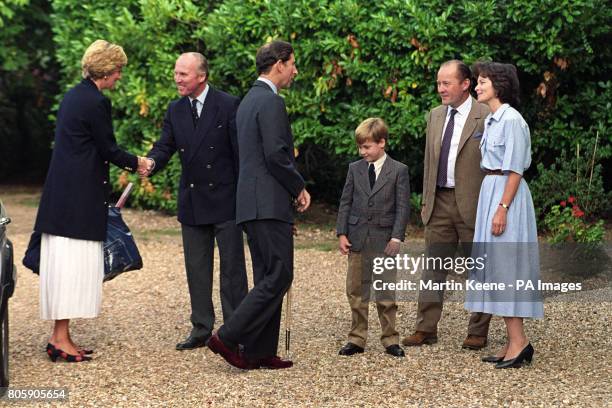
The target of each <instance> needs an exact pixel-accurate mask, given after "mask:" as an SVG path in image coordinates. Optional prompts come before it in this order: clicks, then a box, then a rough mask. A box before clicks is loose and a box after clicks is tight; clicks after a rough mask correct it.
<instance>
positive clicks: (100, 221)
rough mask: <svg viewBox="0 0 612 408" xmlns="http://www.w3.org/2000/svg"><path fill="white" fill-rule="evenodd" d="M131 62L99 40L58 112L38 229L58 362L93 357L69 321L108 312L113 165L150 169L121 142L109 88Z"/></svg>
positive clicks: (45, 304)
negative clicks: (105, 290)
mask: <svg viewBox="0 0 612 408" xmlns="http://www.w3.org/2000/svg"><path fill="white" fill-rule="evenodd" d="M126 64H127V57H126V55H125V53H124V51H123V48H121V47H120V46H119V45H116V44H111V43H109V42H107V41H104V40H97V41H95V42H94V43H93V44H91V45H90V46H89V48H88V49H87V50H86V51H85V54H84V56H83V59H82V61H81V65H82V68H83V80H82V81H81V82H80V83H79V84H77V85H76V86H75V87H73V88H72V89H70V90H69V91H68V92H67V93H66V95H65V96H64V99H63V100H62V102H61V104H60V108H59V112H58V115H57V124H56V129H55V144H54V149H53V155H52V157H51V164H50V166H49V171H48V173H47V179H46V181H45V186H44V189H43V193H42V197H41V201H40V206H39V208H38V215H37V217H36V224H35V226H34V230H35V231H38V232H40V233H41V234H42V240H41V262H40V302H41V303H40V305H41V317H42V318H43V319H48V320H54V321H55V326H54V329H53V334H52V335H51V338H50V339H49V344H48V345H47V354H48V355H49V357H50V358H51V360H53V361H55V360H56V359H57V357H61V358H63V359H65V360H67V361H71V362H79V361H85V360H89V359H90V357H88V356H87V354H91V352H92V350H84V349H82V348H80V347H78V346H77V345H76V344H75V343H74V342H73V341H72V339H71V338H70V332H69V323H70V319H72V318H91V317H96V316H97V315H98V314H99V311H100V306H101V300H102V298H101V296H102V279H103V276H104V257H103V250H102V244H103V242H104V240H105V238H106V224H107V214H108V204H109V195H110V192H111V186H110V181H109V163H113V164H115V165H116V166H119V167H121V168H123V169H125V170H128V171H136V170H137V169H138V167H139V166H146V161H145V160H144V159H143V158H141V157H137V156H134V155H132V154H129V153H127V152H125V151H123V150H121V149H120V148H119V147H118V146H117V143H116V140H115V136H114V134H113V124H112V119H111V103H110V100H109V99H108V98H107V97H105V96H104V95H103V94H102V92H101V91H102V90H104V89H112V88H113V87H114V85H115V82H116V81H117V80H119V79H120V78H121V69H122V68H123V66H125V65H126Z"/></svg>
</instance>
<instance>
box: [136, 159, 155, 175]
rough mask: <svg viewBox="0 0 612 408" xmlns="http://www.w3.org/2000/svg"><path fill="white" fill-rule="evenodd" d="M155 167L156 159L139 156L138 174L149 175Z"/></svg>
mask: <svg viewBox="0 0 612 408" xmlns="http://www.w3.org/2000/svg"><path fill="white" fill-rule="evenodd" d="M154 168H155V161H153V159H150V158H148V157H142V156H138V175H140V177H143V178H144V177H148V176H149V175H150V174H151V172H152V171H153V169H154Z"/></svg>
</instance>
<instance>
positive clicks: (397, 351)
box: [386, 344, 406, 357]
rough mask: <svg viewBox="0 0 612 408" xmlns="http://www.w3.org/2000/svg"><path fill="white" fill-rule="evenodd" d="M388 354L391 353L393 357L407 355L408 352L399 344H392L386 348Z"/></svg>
mask: <svg viewBox="0 0 612 408" xmlns="http://www.w3.org/2000/svg"><path fill="white" fill-rule="evenodd" d="M386 350H387V351H386V353H387V354H391V355H392V356H393V357H405V356H406V354H405V353H404V350H402V348H401V347H400V346H399V344H392V345H390V346H389V347H387V349H386Z"/></svg>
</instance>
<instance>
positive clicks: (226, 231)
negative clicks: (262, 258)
mask: <svg viewBox="0 0 612 408" xmlns="http://www.w3.org/2000/svg"><path fill="white" fill-rule="evenodd" d="M181 231H182V235H183V248H184V252H185V269H186V271H187V285H188V286H189V297H190V299H191V323H192V325H193V328H192V331H191V335H192V336H193V337H198V338H206V337H209V336H210V334H211V332H212V330H213V327H214V324H215V310H214V307H213V302H212V288H213V261H214V248H215V239H216V240H217V245H218V247H219V258H220V268H219V269H220V271H221V276H220V287H221V288H220V292H221V308H222V310H223V320H224V321H227V320H229V318H230V316H231V315H232V314H233V313H234V310H236V308H237V307H238V305H239V304H240V302H242V299H244V297H245V296H246V294H247V291H248V283H247V276H246V266H245V260H244V243H243V235H242V228H240V227H238V226H236V222H235V220H229V221H225V222H221V223H218V224H207V225H186V224H182V225H181Z"/></svg>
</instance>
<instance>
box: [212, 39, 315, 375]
mask: <svg viewBox="0 0 612 408" xmlns="http://www.w3.org/2000/svg"><path fill="white" fill-rule="evenodd" d="M256 64H257V72H258V74H259V78H258V79H257V81H255V83H254V84H253V87H252V88H251V90H250V91H249V92H248V93H247V95H246V96H245V97H244V99H243V100H242V102H241V103H240V107H239V108H238V113H237V114H236V124H237V127H238V146H239V151H240V166H239V167H240V175H239V177H238V193H237V210H236V222H238V223H240V224H242V225H243V226H244V229H245V231H246V233H247V236H248V239H249V248H250V250H251V259H252V261H253V275H254V279H253V280H254V284H255V286H254V287H253V289H252V290H251V291H250V292H249V294H248V295H247V296H246V297H245V298H244V300H243V301H242V303H241V304H240V306H238V309H237V310H236V312H235V313H234V314H233V315H232V317H231V318H230V319H229V320H226V321H225V324H224V325H223V326H221V327H220V328H219V330H218V332H217V333H216V334H214V335H213V336H212V337H211V338H210V340H209V342H208V347H209V348H210V349H211V350H212V351H213V352H215V353H218V354H221V356H222V357H223V358H224V359H225V360H226V361H227V362H228V363H229V364H231V365H233V366H235V367H239V368H243V369H248V368H260V367H264V368H273V369H277V368H288V367H291V366H292V365H293V363H292V362H291V361H287V360H281V359H280V358H279V357H277V356H276V351H277V347H278V334H279V329H280V320H281V309H282V301H283V296H284V295H285V293H286V292H287V290H288V289H289V287H290V286H291V282H292V280H293V235H292V228H293V227H292V224H293V206H294V203H295V204H297V209H298V211H305V210H306V209H307V208H308V206H309V205H310V195H309V194H308V192H307V191H306V189H305V188H304V180H303V179H302V177H301V176H300V174H299V173H298V172H297V170H296V168H295V157H294V150H293V136H292V134H291V126H290V124H289V118H288V116H287V110H286V109H285V103H284V100H283V98H281V97H280V96H278V95H277V93H278V90H279V89H280V88H288V87H289V86H290V85H291V81H292V80H293V78H294V77H295V76H296V75H297V68H296V67H295V56H294V53H293V48H292V47H291V44H289V43H286V42H284V41H273V42H271V43H268V44H266V45H264V46H263V47H261V48H260V49H259V51H258V52H257V56H256ZM239 344H242V345H244V354H242V353H239V352H238V345H239Z"/></svg>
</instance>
